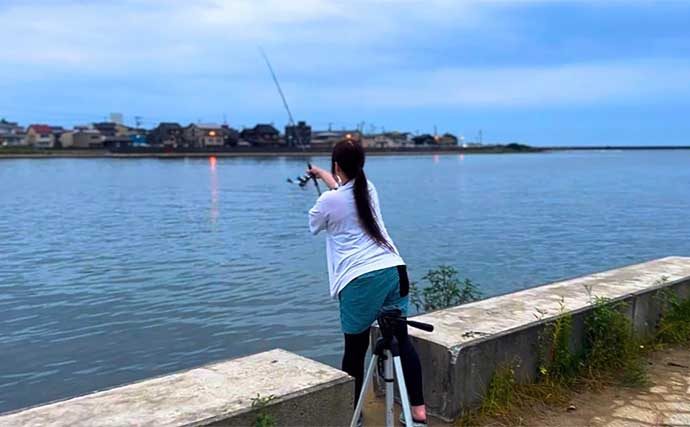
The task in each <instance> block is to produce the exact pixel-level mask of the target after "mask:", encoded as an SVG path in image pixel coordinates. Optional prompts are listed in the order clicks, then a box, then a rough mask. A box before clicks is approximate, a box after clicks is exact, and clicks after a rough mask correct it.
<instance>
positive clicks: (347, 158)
mask: <svg viewBox="0 0 690 427" xmlns="http://www.w3.org/2000/svg"><path fill="white" fill-rule="evenodd" d="M364 159H365V156H364V148H363V147H362V145H361V144H359V143H357V142H354V141H352V140H350V139H346V140H343V141H340V142H338V143H337V144H335V147H333V154H332V155H331V171H332V173H333V175H335V164H336V162H337V163H338V166H340V169H341V170H342V171H343V172H344V173H345V175H347V178H348V179H351V180H354V182H353V184H352V189H353V192H354V196H355V205H356V207H357V216H358V217H359V222H360V223H361V224H362V227H363V228H364V231H366V233H367V234H368V235H369V237H371V238H372V239H373V240H374V242H376V244H377V245H379V246H381V247H384V248H387V249H389V250H391V251H393V252H395V249H393V245H391V244H390V242H388V240H386V238H385V237H383V232H381V227H379V223H378V221H376V213H375V212H374V209H373V207H372V206H371V199H370V197H369V185H368V184H367V177H366V175H365V174H364Z"/></svg>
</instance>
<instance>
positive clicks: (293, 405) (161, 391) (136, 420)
mask: <svg viewBox="0 0 690 427" xmlns="http://www.w3.org/2000/svg"><path fill="white" fill-rule="evenodd" d="M353 393H354V380H353V379H352V377H350V376H348V375H347V374H345V373H344V372H341V371H339V370H337V369H334V368H331V367H330V366H327V365H324V364H321V363H318V362H315V361H313V360H310V359H306V358H304V357H300V356H297V355H296V354H293V353H289V352H287V351H284V350H272V351H267V352H264V353H259V354H255V355H252V356H248V357H244V358H240V359H234V360H230V361H225V362H220V363H214V364H210V365H205V366H202V367H200V368H195V369H191V370H188V371H183V372H179V373H175V374H171V375H166V376H163V377H159V378H154V379H149V380H145V381H141V382H138V383H134V384H130V385H126V386H123V387H118V388H114V389H111V390H107V391H101V392H97V393H92V394H88V395H85V396H81V397H76V398H73V399H69V400H65V401H60V402H55V403H50V404H47V405H43V406H38V407H35V408H30V409H25V410H21V411H18V412H14V413H10V414H6V415H2V416H0V425H2V426H3V427H19V426H35V427H38V426H51V427H68V426H69V427H81V426H89V427H116V426H117V427H122V426H157V427H165V426H167V427H182V426H185V427H187V426H190V427H191V426H248V425H253V424H254V422H255V421H256V417H257V410H256V408H252V407H251V403H252V398H255V397H256V396H257V394H260V395H261V396H262V397H268V396H275V398H274V399H273V400H272V401H271V402H270V403H269V404H268V405H267V406H266V408H265V411H266V413H268V414H270V416H271V417H272V418H273V419H274V421H275V423H276V425H280V426H330V425H334V426H335V425H338V426H342V425H347V424H348V423H349V420H350V418H351V416H352V401H353Z"/></svg>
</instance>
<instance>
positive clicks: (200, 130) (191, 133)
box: [182, 123, 225, 147]
mask: <svg viewBox="0 0 690 427" xmlns="http://www.w3.org/2000/svg"><path fill="white" fill-rule="evenodd" d="M224 134H225V131H224V130H223V128H222V127H221V126H220V125H217V124H196V123H192V124H190V125H189V126H187V127H186V128H184V130H183V131H182V137H183V139H184V141H185V144H186V145H187V146H189V147H222V146H223V145H225V137H224Z"/></svg>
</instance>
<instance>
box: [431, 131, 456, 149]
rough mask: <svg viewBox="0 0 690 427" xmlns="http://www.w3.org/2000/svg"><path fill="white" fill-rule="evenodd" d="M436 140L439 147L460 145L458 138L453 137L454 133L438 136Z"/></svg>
mask: <svg viewBox="0 0 690 427" xmlns="http://www.w3.org/2000/svg"><path fill="white" fill-rule="evenodd" d="M435 139H436V143H437V144H438V145H446V146H456V145H458V137H457V136H455V135H453V134H452V133H444V134H443V135H441V136H437V137H436V138H435Z"/></svg>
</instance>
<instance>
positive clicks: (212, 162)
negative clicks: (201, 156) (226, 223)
mask: <svg viewBox="0 0 690 427" xmlns="http://www.w3.org/2000/svg"><path fill="white" fill-rule="evenodd" d="M208 163H209V166H210V167H211V223H212V224H215V223H216V222H217V221H218V212H219V211H218V176H217V175H216V158H215V157H213V156H211V157H209V158H208Z"/></svg>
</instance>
